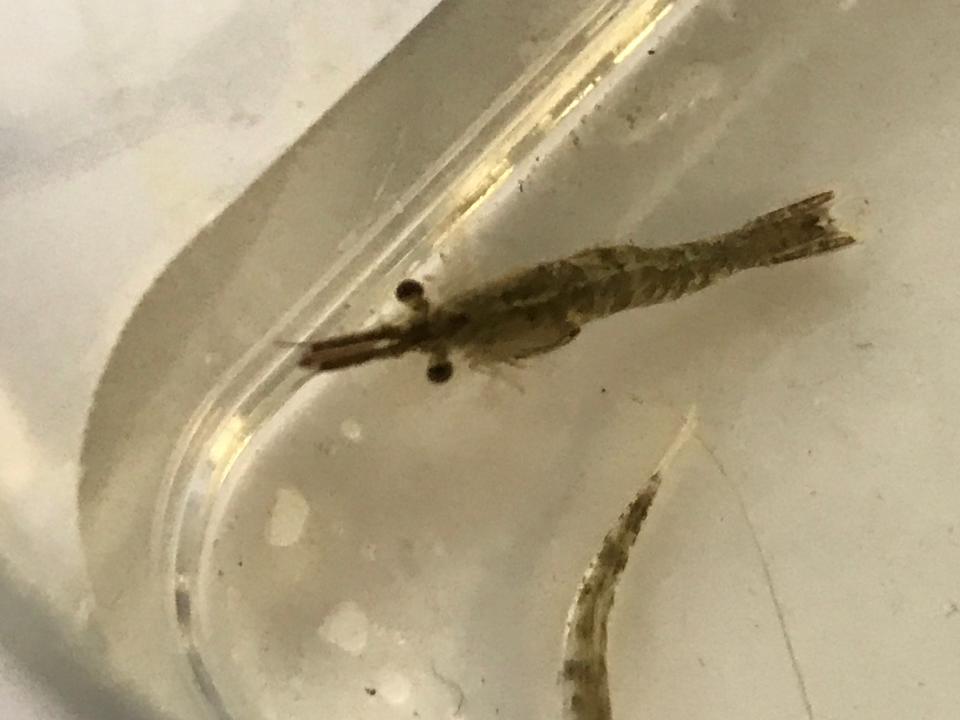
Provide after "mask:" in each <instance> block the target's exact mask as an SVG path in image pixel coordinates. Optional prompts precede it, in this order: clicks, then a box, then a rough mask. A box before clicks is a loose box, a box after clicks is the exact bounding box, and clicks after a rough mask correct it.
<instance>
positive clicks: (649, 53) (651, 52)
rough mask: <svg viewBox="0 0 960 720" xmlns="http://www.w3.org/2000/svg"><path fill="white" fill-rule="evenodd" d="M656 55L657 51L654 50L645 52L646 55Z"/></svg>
mask: <svg viewBox="0 0 960 720" xmlns="http://www.w3.org/2000/svg"><path fill="white" fill-rule="evenodd" d="M656 54H657V51H656V50H654V49H653V48H650V49H649V50H647V55H656Z"/></svg>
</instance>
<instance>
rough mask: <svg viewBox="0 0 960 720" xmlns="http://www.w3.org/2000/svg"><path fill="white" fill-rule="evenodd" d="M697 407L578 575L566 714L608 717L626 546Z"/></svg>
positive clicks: (566, 666)
mask: <svg viewBox="0 0 960 720" xmlns="http://www.w3.org/2000/svg"><path fill="white" fill-rule="evenodd" d="M696 424H697V418H696V408H695V407H692V408H690V411H689V412H688V413H687V417H686V419H685V420H684V423H683V426H682V427H681V428H680V431H679V432H678V433H677V435H676V437H675V438H674V440H673V442H672V443H671V444H670V447H669V449H668V450H667V452H665V453H664V455H663V457H662V458H661V460H660V462H659V463H658V464H657V468H656V470H654V471H653V474H652V475H651V476H650V478H649V479H648V480H647V482H646V484H645V485H644V486H643V487H642V488H641V489H640V491H639V492H638V493H637V494H636V496H634V498H633V500H632V501H631V502H630V504H629V505H628V506H627V509H626V510H625V511H624V512H623V514H622V515H620V517H619V518H618V519H617V522H616V524H615V525H614V526H613V528H611V530H610V532H608V533H607V535H606V537H604V539H603V543H602V545H601V546H600V552H598V553H597V554H596V556H595V557H594V558H593V561H592V562H591V563H590V566H589V567H588V568H587V571H586V572H585V573H584V575H583V579H582V580H581V581H580V587H579V588H578V589H577V594H576V597H575V599H574V601H573V605H571V606H570V612H569V613H568V614H567V625H566V631H565V632H564V637H563V667H562V669H561V671H560V684H561V687H562V689H563V710H564V717H565V718H567V720H611V718H612V714H611V708H610V687H609V683H608V678H607V620H608V618H609V616H610V610H611V609H612V608H613V600H614V593H615V592H616V588H617V582H618V581H619V579H620V575H621V573H622V572H623V570H624V568H625V567H626V566H627V560H628V559H629V557H630V549H631V548H632V547H633V544H634V542H636V539H637V536H638V535H639V533H640V528H641V526H642V525H643V521H644V520H645V519H646V517H647V514H648V513H649V511H650V507H651V506H652V505H653V500H654V498H655V497H656V495H657V491H658V490H659V489H660V483H661V481H662V479H663V473H664V472H666V470H667V468H668V467H669V465H670V463H671V462H672V460H673V458H674V457H675V456H676V454H677V453H678V452H679V451H680V449H681V448H682V447H683V445H684V444H685V443H686V442H687V440H689V439H690V436H691V435H692V434H693V432H694V431H695V429H696Z"/></svg>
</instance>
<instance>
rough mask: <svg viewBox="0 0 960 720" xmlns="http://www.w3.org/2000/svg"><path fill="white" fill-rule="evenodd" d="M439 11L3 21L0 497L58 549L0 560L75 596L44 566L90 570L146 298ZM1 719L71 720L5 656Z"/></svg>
mask: <svg viewBox="0 0 960 720" xmlns="http://www.w3.org/2000/svg"><path fill="white" fill-rule="evenodd" d="M435 4H437V0H355V1H354V2H350V3H344V2H338V1H337V0H314V1H312V2H301V1H300V0H279V2H273V1H270V2H268V1H267V0H247V1H246V2H242V3H241V2H239V1H238V0H210V1H209V2H203V3H193V2H188V1H187V0H139V1H138V2H135V3H120V2H117V1H116V0H81V1H79V2H68V1H67V0H52V2H47V3H37V4H33V3H22V2H12V1H10V0H8V1H7V2H4V3H2V4H0V58H2V62H0V227H2V231H0V307H2V312H0V337H3V338H4V342H3V343H0V435H2V436H3V438H4V447H3V451H2V453H0V482H2V484H3V489H2V493H3V497H4V501H5V502H6V503H9V504H11V505H13V506H14V507H13V508H8V511H9V510H13V511H15V512H16V515H17V516H18V517H19V518H20V520H21V522H22V523H23V526H24V528H26V529H27V530H28V533H29V536H33V537H34V538H35V537H37V536H39V537H43V538H45V540H44V542H46V543H47V544H48V545H47V546H46V547H37V546H36V543H32V544H31V546H30V547H29V549H28V548H27V547H26V545H25V543H24V541H23V539H22V538H24V537H25V536H24V535H23V534H21V533H18V532H17V531H16V530H15V529H12V528H9V527H6V524H5V527H4V528H3V530H0V541H2V542H3V543H5V547H7V548H10V547H12V546H13V544H16V543H18V541H19V544H20V545H21V546H22V550H23V552H21V553H18V555H19V557H18V558H16V559H17V560H18V561H19V562H20V563H21V567H20V569H21V571H24V570H25V571H26V572H27V573H28V574H29V575H30V577H31V579H32V580H34V581H35V582H37V583H38V584H40V585H42V586H44V587H46V586H48V585H49V584H51V583H54V584H56V583H59V582H62V580H61V579H60V578H58V577H55V576H54V574H55V570H54V569H47V570H46V571H45V570H44V565H41V564H34V563H31V562H30V560H31V556H33V557H38V558H39V557H43V556H48V557H49V555H50V553H51V552H54V553H57V552H59V553H73V552H76V549H75V548H76V544H75V543H73V542H72V534H71V533H72V531H73V528H63V527H62V526H61V525H59V524H58V522H59V519H61V518H64V517H70V516H71V515H72V513H70V512H65V511H64V509H65V508H66V507H68V506H69V505H70V504H72V503H73V502H74V494H75V487H76V485H75V483H76V477H77V458H78V455H79V451H80V445H81V438H82V433H83V427H84V423H85V420H86V414H87V411H88V408H89V403H90V400H91V396H92V393H93V391H94V388H95V386H96V383H97V380H98V378H99V376H100V373H101V371H102V369H103V367H104V365H105V363H106V362H107V359H108V357H109V354H110V350H111V348H112V346H113V344H114V342H115V340H116V337H117V335H118V333H119V332H120V330H121V329H122V327H123V323H124V322H125V320H126V318H127V316H128V314H129V313H130V311H131V309H132V308H133V307H134V306H135V304H136V303H137V301H138V300H139V298H140V296H141V295H142V293H143V292H144V290H145V289H146V288H147V287H148V286H149V284H150V283H151V281H152V280H153V278H154V277H156V276H157V274H158V273H159V272H160V271H161V269H162V268H163V267H164V265H165V264H166V263H167V262H168V261H169V260H170V259H171V258H172V257H173V256H174V255H175V254H176V253H177V252H178V251H179V250H180V249H181V248H182V247H183V246H184V244H185V243H187V242H188V241H189V240H190V238H191V237H192V236H193V235H194V234H195V233H196V232H197V230H199V229H200V228H201V227H202V226H203V225H204V224H205V223H206V222H207V221H208V220H210V219H211V218H212V217H214V216H215V215H216V214H217V213H218V212H219V211H220V210H222V209H223V207H224V206H225V205H227V204H228V203H229V202H230V200H231V199H232V198H233V197H234V196H235V195H236V194H237V193H238V192H239V191H241V190H242V189H243V188H244V187H245V186H246V185H247V184H249V183H250V182H251V181H252V180H253V179H254V178H255V177H256V176H257V174H258V173H259V172H260V171H261V170H263V169H264V168H265V167H266V166H267V165H268V164H269V163H270V162H271V161H272V160H273V159H274V158H276V157H277V156H278V155H279V154H280V153H281V152H282V151H283V150H284V149H285V148H286V147H288V146H289V145H290V144H291V143H292V142H293V141H294V140H295V139H296V138H297V137H298V136H299V135H300V134H301V133H302V132H303V131H304V130H305V129H306V128H307V127H308V126H309V125H311V124H312V123H313V122H314V121H315V120H316V119H317V117H318V116H319V115H320V114H322V113H323V112H324V110H326V109H327V108H329V107H330V106H331V105H332V104H333V103H334V102H335V101H336V100H337V98H339V97H340V96H341V95H342V94H343V93H344V92H345V91H346V90H347V89H348V88H349V87H350V86H351V85H352V84H353V83H355V82H356V80H357V79H359V78H360V77H361V76H362V75H363V74H364V73H365V72H366V71H367V70H368V69H369V68H370V67H371V66H372V65H373V64H374V63H375V62H376V61H377V60H378V59H379V58H380V57H382V56H383V55H384V54H385V53H386V52H387V51H388V50H389V49H390V48H391V47H392V46H393V45H395V44H396V42H397V41H398V40H399V39H400V38H401V37H402V36H403V35H404V34H405V33H406V32H408V31H409V30H410V29H411V28H412V27H413V26H414V25H415V24H416V23H417V22H418V21H419V20H420V19H421V18H422V17H423V16H424V15H425V14H426V13H427V12H428V11H429V10H430V9H431V8H432V7H433V6H434V5H435ZM51 486H52V487H58V488H62V493H61V494H59V495H57V496H55V497H51V496H49V494H45V495H44V496H42V497H41V496H38V495H37V494H36V493H34V492H33V488H36V487H44V488H46V489H49V488H50V487H51ZM55 520H56V521H57V522H55ZM53 528H57V530H58V532H52V530H53ZM45 572H46V575H45V574H44V573H45ZM0 716H3V717H16V718H55V717H66V716H69V712H67V711H65V710H63V709H62V708H59V707H58V706H57V704H56V703H55V701H53V700H52V699H50V698H48V697H44V696H43V691H42V690H41V689H39V688H38V687H37V686H36V685H35V684H33V683H32V682H31V681H30V680H29V678H27V677H25V676H24V674H23V673H22V672H21V671H20V670H19V669H18V668H17V666H16V663H15V661H14V660H13V659H12V658H10V657H8V656H5V655H0Z"/></svg>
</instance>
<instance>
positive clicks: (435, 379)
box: [427, 360, 453, 385]
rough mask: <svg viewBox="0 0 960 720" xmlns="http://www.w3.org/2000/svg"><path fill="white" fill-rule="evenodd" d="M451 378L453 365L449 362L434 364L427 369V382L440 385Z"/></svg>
mask: <svg viewBox="0 0 960 720" xmlns="http://www.w3.org/2000/svg"><path fill="white" fill-rule="evenodd" d="M452 377H453V363H451V362H450V361H449V360H444V361H443V362H438V363H434V364H433V365H431V366H430V367H428V368H427V380H429V381H430V382H432V383H434V384H436V385H442V384H443V383H445V382H447V380H449V379H450V378H452Z"/></svg>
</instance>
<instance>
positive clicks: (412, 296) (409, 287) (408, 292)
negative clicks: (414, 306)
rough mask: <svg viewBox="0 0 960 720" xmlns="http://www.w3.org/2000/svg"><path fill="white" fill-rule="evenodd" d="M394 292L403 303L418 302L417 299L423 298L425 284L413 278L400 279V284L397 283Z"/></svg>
mask: <svg viewBox="0 0 960 720" xmlns="http://www.w3.org/2000/svg"><path fill="white" fill-rule="evenodd" d="M394 294H395V295H396V297H397V300H399V301H400V302H402V303H412V302H416V301H417V300H420V299H422V298H423V294H424V290H423V285H422V284H420V282H418V281H417V280H411V279H409V278H407V279H406V280H401V281H400V284H399V285H397V289H396V290H394Z"/></svg>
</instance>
